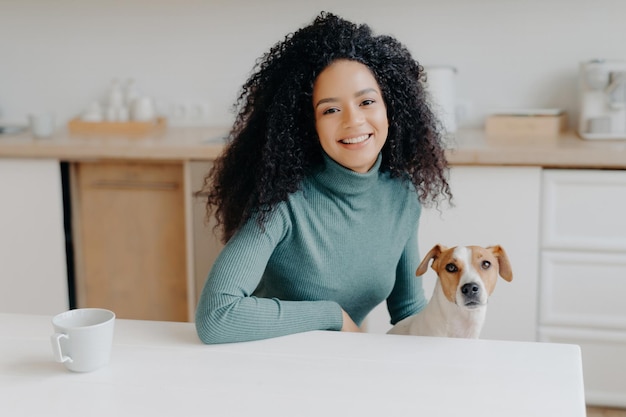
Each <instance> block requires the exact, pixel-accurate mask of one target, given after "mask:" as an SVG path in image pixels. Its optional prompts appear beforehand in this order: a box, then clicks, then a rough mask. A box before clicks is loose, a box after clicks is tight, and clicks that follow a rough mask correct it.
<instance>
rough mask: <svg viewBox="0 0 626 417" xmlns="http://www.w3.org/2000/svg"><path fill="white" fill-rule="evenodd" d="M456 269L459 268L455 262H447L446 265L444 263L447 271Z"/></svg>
mask: <svg viewBox="0 0 626 417" xmlns="http://www.w3.org/2000/svg"><path fill="white" fill-rule="evenodd" d="M458 270H459V268H457V267H456V265H455V264H448V265H446V271H448V272H456V271H458Z"/></svg>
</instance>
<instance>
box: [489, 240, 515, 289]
mask: <svg viewBox="0 0 626 417" xmlns="http://www.w3.org/2000/svg"><path fill="white" fill-rule="evenodd" d="M487 249H489V250H490V251H491V253H493V255H494V256H495V257H496V259H497V260H498V269H499V271H500V276H501V277H502V278H504V279H505V280H506V281H509V282H510V281H511V280H512V279H513V269H512V268H511V262H510V261H509V257H508V255H507V254H506V252H505V251H504V248H503V247H502V246H500V245H495V246H489V247H488V248H487Z"/></svg>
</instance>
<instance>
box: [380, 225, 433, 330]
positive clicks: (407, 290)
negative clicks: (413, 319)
mask: <svg viewBox="0 0 626 417" xmlns="http://www.w3.org/2000/svg"><path fill="white" fill-rule="evenodd" d="M416 229H417V228H416ZM419 263H420V255H419V250H418V244H417V230H416V231H415V233H412V235H411V237H410V238H409V240H408V241H407V243H406V245H405V247H404V251H403V252H402V256H401V257H400V261H399V262H398V266H397V268H396V283H395V285H394V287H393V290H392V292H391V294H390V295H389V297H387V309H388V311H389V315H390V316H391V324H396V323H397V322H399V321H400V320H402V319H404V318H406V317H408V316H411V315H413V314H417V313H418V312H420V311H421V310H422V309H423V308H424V307H426V303H427V301H426V298H425V297H424V288H423V287H422V278H421V277H416V276H415V270H416V269H417V266H418V265H419Z"/></svg>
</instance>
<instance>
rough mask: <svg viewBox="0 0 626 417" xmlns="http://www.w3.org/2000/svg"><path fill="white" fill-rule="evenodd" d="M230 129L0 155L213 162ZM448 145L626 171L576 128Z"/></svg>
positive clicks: (471, 158)
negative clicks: (555, 134) (543, 135)
mask: <svg viewBox="0 0 626 417" xmlns="http://www.w3.org/2000/svg"><path fill="white" fill-rule="evenodd" d="M227 132H228V128H226V127H223V128H219V127H206V128H205V127H185V128H183V127H178V128H169V129H166V130H165V131H163V132H160V133H155V134H151V135H148V136H142V137H132V136H102V135H70V134H68V133H67V132H65V131H60V132H58V133H57V134H55V135H54V136H53V137H51V138H48V139H34V138H32V137H31V135H30V133H28V132H25V133H21V134H17V135H0V158H54V159H59V160H64V161H81V160H102V159H134V160H137V159H139V160H166V161H167V160H173V161H183V160H211V159H214V158H215V157H217V156H218V155H219V154H220V152H221V150H222V145H223V140H222V138H223V137H224V136H225V135H226V133H227ZM448 144H449V147H450V149H449V150H448V151H447V155H448V160H449V162H450V164H451V165H496V166H497V165H503V166H506V165H511V166H543V167H551V168H603V169H626V141H619V140H617V141H616V140H606V141H590V140H583V139H581V138H580V137H578V135H576V134H575V133H573V132H569V133H566V134H564V135H562V136H560V137H559V138H556V139H543V140H538V139H527V138H521V139H517V140H514V139H504V138H490V137H487V136H486V135H485V132H484V131H483V130H481V129H462V130H459V131H458V132H457V133H456V135H455V136H454V137H452V138H449V140H448Z"/></svg>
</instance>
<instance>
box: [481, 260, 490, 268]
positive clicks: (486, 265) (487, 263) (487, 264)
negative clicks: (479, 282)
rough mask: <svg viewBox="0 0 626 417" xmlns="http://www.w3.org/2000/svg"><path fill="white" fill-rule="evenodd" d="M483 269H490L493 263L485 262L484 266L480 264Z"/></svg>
mask: <svg viewBox="0 0 626 417" xmlns="http://www.w3.org/2000/svg"><path fill="white" fill-rule="evenodd" d="M480 266H481V268H482V269H489V268H490V267H491V262H489V261H483V263H482V264H480Z"/></svg>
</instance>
